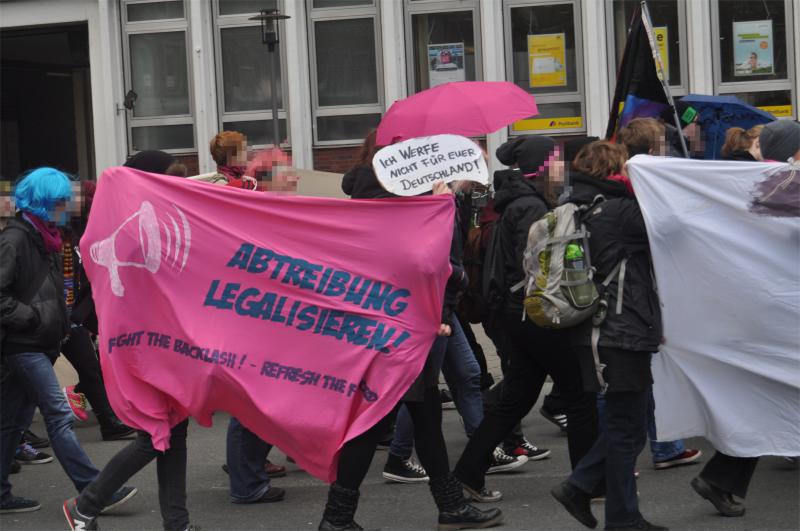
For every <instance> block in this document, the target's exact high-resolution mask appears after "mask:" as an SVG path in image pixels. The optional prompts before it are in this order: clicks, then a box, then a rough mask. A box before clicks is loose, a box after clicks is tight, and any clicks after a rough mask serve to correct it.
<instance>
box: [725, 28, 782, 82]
mask: <svg viewBox="0 0 800 531" xmlns="http://www.w3.org/2000/svg"><path fill="white" fill-rule="evenodd" d="M774 73H775V63H774V61H773V48H772V21H771V20H748V21H747V22H734V23H733V75H734V76H763V75H769V74H774Z"/></svg>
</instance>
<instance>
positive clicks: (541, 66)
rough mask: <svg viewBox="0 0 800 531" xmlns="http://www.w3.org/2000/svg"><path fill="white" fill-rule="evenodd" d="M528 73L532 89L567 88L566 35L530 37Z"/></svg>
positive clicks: (555, 34) (553, 34) (549, 34)
mask: <svg viewBox="0 0 800 531" xmlns="http://www.w3.org/2000/svg"><path fill="white" fill-rule="evenodd" d="M528 72H529V73H530V85H531V87H532V88H539V87H566V86H567V46H566V37H565V34H564V33H548V34H544V35H528Z"/></svg>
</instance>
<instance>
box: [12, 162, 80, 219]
mask: <svg viewBox="0 0 800 531" xmlns="http://www.w3.org/2000/svg"><path fill="white" fill-rule="evenodd" d="M71 198H72V186H71V183H70V178H69V177H67V175H66V174H64V173H63V172H60V171H58V170H57V169H55V168H48V167H42V168H36V169H35V170H31V171H29V172H28V173H27V174H25V175H24V176H23V177H22V179H20V180H19V182H17V186H16V188H15V189H14V200H15V201H16V207H17V208H18V209H19V210H22V211H23V212H30V213H31V214H33V215H35V216H38V217H40V218H42V219H43V220H46V221H50V211H51V210H52V208H53V207H54V206H55V204H56V203H58V202H59V201H69V200H70V199H71Z"/></svg>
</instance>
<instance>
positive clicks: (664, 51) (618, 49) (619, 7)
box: [606, 0, 689, 96]
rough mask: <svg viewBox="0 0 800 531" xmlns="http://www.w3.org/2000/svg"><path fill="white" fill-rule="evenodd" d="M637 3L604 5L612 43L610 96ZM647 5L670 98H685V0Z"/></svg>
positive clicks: (634, 0) (651, 0)
mask: <svg viewBox="0 0 800 531" xmlns="http://www.w3.org/2000/svg"><path fill="white" fill-rule="evenodd" d="M640 4H641V2H640V0H613V1H609V2H607V3H606V6H607V19H608V24H609V31H608V35H609V39H610V44H611V46H610V47H609V58H610V60H609V63H610V64H609V79H610V80H611V83H612V86H611V93H612V94H613V93H614V86H613V84H614V83H615V82H616V79H617V70H618V69H619V66H620V64H621V63H622V54H623V52H624V51H625V41H626V40H627V38H628V28H629V27H630V22H631V17H632V16H633V13H634V12H635V11H636V8H637V7H639V5H640ZM647 5H648V7H649V8H650V17H651V18H652V19H653V29H654V32H655V35H654V37H655V39H656V43H657V44H658V47H659V52H660V53H661V59H662V60H663V62H664V65H665V67H666V70H667V72H666V74H667V79H668V80H669V85H670V92H671V93H672V95H673V96H684V95H686V94H687V93H688V90H687V87H688V85H689V83H688V82H687V79H686V77H687V74H686V71H687V70H686V64H687V59H686V54H687V47H686V3H685V1H684V0H649V1H648V2H647Z"/></svg>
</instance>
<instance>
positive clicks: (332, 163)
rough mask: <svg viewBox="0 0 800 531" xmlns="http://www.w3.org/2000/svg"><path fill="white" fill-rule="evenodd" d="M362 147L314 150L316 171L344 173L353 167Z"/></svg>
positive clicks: (319, 148)
mask: <svg viewBox="0 0 800 531" xmlns="http://www.w3.org/2000/svg"><path fill="white" fill-rule="evenodd" d="M360 148H361V146H350V147H335V148H321V147H318V148H314V169H315V170H317V171H329V172H333V173H344V172H346V171H347V170H349V169H350V168H352V167H353V164H354V163H355V161H356V157H357V156H358V150H359V149H360Z"/></svg>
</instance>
